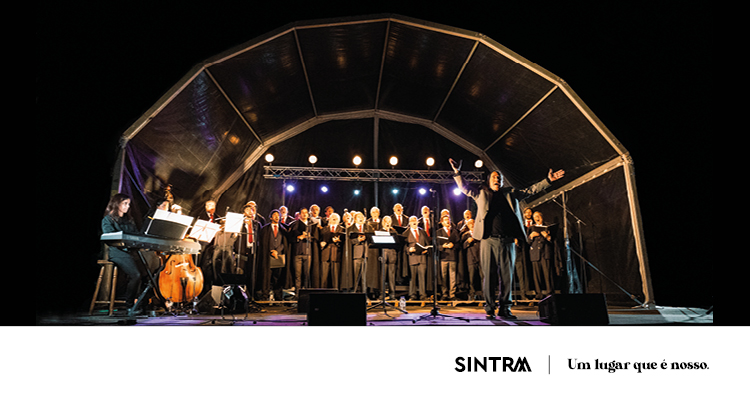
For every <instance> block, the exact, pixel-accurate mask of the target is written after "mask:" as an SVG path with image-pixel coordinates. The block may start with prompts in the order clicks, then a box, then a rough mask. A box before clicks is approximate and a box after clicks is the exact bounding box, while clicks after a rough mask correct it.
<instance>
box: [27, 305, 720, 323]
mask: <svg viewBox="0 0 750 400" xmlns="http://www.w3.org/2000/svg"><path fill="white" fill-rule="evenodd" d="M390 304H393V303H390ZM376 305H377V307H374V308H372V307H373V306H376ZM367 308H368V310H367V311H366V325H367V326H420V325H421V326H441V325H443V326H448V325H450V326H493V325H495V326H549V325H552V324H551V323H548V322H543V321H542V318H541V317H540V314H539V311H538V307H537V306H536V305H535V304H518V305H515V306H513V308H512V312H513V314H514V315H516V317H517V319H516V320H504V319H502V318H500V317H498V318H497V319H495V320H488V319H487V318H486V317H485V313H484V310H483V308H482V303H481V302H440V303H438V308H437V315H433V314H435V313H433V312H432V311H433V309H434V306H433V304H432V303H431V302H424V301H414V302H411V301H410V302H408V303H407V306H406V313H402V312H401V311H399V310H397V309H395V308H391V307H383V306H382V303H380V302H378V301H368V302H367ZM222 311H223V312H222ZM336 312H337V311H335V310H334V311H332V313H333V314H334V315H335V314H336ZM607 314H608V319H609V324H608V325H610V326H638V325H706V324H713V312H709V311H708V310H706V309H702V308H683V307H659V306H657V307H656V308H655V309H652V310H647V309H640V308H616V307H608V309H607ZM360 315H361V314H360ZM343 318H349V316H348V315H343V312H342V320H343ZM36 322H37V325H70V326H86V325H140V326H225V325H238V326H306V325H310V324H309V323H308V315H307V313H306V312H299V311H298V309H297V304H296V302H288V301H287V302H284V303H280V302H275V303H268V302H259V303H257V306H256V307H250V308H249V311H248V312H245V311H236V310H235V311H233V312H229V311H226V310H221V309H218V308H214V309H213V310H212V311H208V312H200V313H197V314H195V313H185V312H176V313H167V312H164V310H163V309H157V310H155V311H149V312H146V313H144V315H138V316H136V317H129V316H127V315H126V313H125V312H124V311H122V310H117V309H115V312H114V315H112V316H109V315H108V310H107V309H96V310H94V312H93V315H89V313H88V310H86V311H81V312H79V313H72V314H67V315H47V316H37V321H36ZM563 324H564V323H563ZM342 325H344V324H342Z"/></svg>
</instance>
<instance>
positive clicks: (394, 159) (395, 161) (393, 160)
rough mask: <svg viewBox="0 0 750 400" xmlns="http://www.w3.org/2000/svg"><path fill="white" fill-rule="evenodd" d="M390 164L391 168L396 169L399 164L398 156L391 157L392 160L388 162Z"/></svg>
mask: <svg viewBox="0 0 750 400" xmlns="http://www.w3.org/2000/svg"><path fill="white" fill-rule="evenodd" d="M388 162H389V163H391V166H392V167H395V166H396V164H398V157H396V156H393V157H391V159H390V160H388Z"/></svg>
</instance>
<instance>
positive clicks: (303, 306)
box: [297, 288, 338, 314]
mask: <svg viewBox="0 0 750 400" xmlns="http://www.w3.org/2000/svg"><path fill="white" fill-rule="evenodd" d="M311 293H338V289H326V288H310V289H300V290H299V295H298V296H297V312H298V313H300V314H305V313H307V311H308V310H309V309H310V294H311Z"/></svg>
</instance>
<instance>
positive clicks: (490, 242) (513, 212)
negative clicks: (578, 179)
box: [448, 159, 565, 319]
mask: <svg viewBox="0 0 750 400" xmlns="http://www.w3.org/2000/svg"><path fill="white" fill-rule="evenodd" d="M448 161H449V162H450V164H451V167H452V168H453V172H454V176H453V179H454V180H455V181H456V184H457V185H458V188H459V189H460V190H461V192H462V193H463V194H465V195H467V196H469V197H471V198H472V199H474V201H475V202H476V203H477V218H476V220H475V224H474V233H473V235H474V238H476V239H478V240H481V241H482V246H481V248H480V252H479V258H480V267H481V269H482V273H483V274H482V275H483V278H482V293H483V295H484V300H485V303H484V310H485V311H486V313H487V318H488V319H494V318H495V308H497V309H498V316H500V317H502V318H504V319H516V316H515V315H513V314H512V313H511V311H510V306H511V304H512V301H511V300H512V299H511V292H512V290H513V268H514V265H515V261H516V260H515V258H516V249H515V241H516V239H521V240H526V232H525V230H524V229H523V228H522V224H521V221H522V219H521V208H520V205H519V202H520V200H523V199H525V198H526V197H529V196H531V195H533V194H536V193H539V192H541V191H542V190H545V189H546V188H548V187H549V186H550V185H551V182H553V181H556V180H558V179H560V178H562V177H563V176H564V175H565V171H563V170H559V171H557V172H552V169H550V170H549V173H548V174H547V178H545V179H543V180H541V181H539V182H537V183H535V184H533V185H531V186H529V187H527V188H525V189H520V190H517V189H514V188H512V187H503V175H502V174H501V173H500V172H499V171H493V172H492V173H491V174H490V176H489V179H488V182H487V184H482V185H481V186H479V187H475V186H473V185H469V184H467V183H465V182H464V181H463V179H462V178H461V164H459V163H456V162H455V161H454V160H453V159H449V160H448ZM493 260H494V261H495V263H496V264H497V272H498V274H497V275H498V278H499V281H500V296H499V303H500V304H498V305H497V306H496V305H495V296H494V295H493V292H494V290H493V289H494V287H493V285H492V284H491V282H490V279H491V278H490V277H491V276H492V275H491V274H490V265H491V263H492V261H493Z"/></svg>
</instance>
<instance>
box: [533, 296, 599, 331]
mask: <svg viewBox="0 0 750 400" xmlns="http://www.w3.org/2000/svg"><path fill="white" fill-rule="evenodd" d="M539 319H540V320H541V321H542V322H546V323H549V324H552V325H608V324H609V315H608V314H607V302H606V300H605V298H604V293H586V294H553V295H551V296H547V297H546V298H544V299H543V300H542V301H540V302H539Z"/></svg>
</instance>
